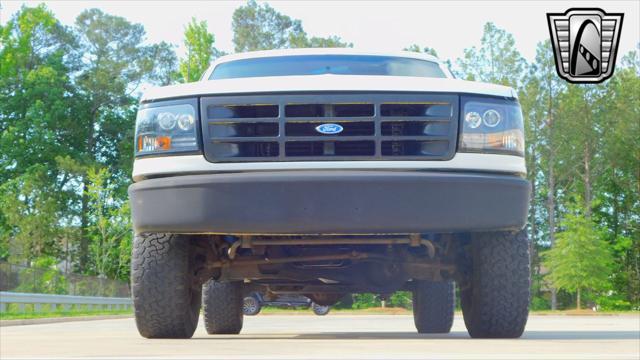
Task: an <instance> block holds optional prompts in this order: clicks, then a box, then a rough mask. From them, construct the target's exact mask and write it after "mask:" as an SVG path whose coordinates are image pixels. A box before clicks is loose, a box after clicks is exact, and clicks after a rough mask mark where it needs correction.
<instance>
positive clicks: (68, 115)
mask: <svg viewBox="0 0 640 360" xmlns="http://www.w3.org/2000/svg"><path fill="white" fill-rule="evenodd" d="M74 46H75V41H74V38H73V35H72V33H71V31H70V30H69V29H68V28H65V27H64V26H62V25H61V24H60V23H59V22H58V21H57V20H56V19H55V17H54V16H53V14H52V13H51V12H50V11H49V10H48V9H47V8H46V7H45V6H44V5H40V6H37V7H35V8H28V7H22V8H21V9H20V11H18V12H17V13H16V14H14V15H13V16H12V17H11V19H9V21H8V22H7V23H6V24H5V25H4V26H1V27H0V187H1V189H2V191H1V192H0V201H1V202H2V203H3V206H1V207H0V244H1V245H0V252H1V253H2V254H0V255H1V257H2V258H4V259H11V260H14V261H31V260H33V259H34V258H35V257H38V256H40V255H45V254H47V255H55V254H57V253H58V251H59V247H58V244H57V236H58V233H59V230H60V229H59V227H60V226H61V224H63V223H68V222H69V221H71V218H72V215H71V214H70V213H69V212H63V211H61V209H66V208H67V207H66V205H68V202H69V198H70V197H72V196H73V191H72V190H71V189H70V186H69V185H70V179H69V178H68V177H66V176H64V174H62V173H61V172H60V171H59V169H58V168H57V161H56V158H57V157H58V156H60V155H61V154H64V153H65V152H68V151H73V150H74V147H73V139H74V137H73V134H72V129H73V128H74V125H75V124H74V123H75V118H74V113H73V110H72V109H71V108H70V106H69V102H70V101H71V100H72V99H73V95H74V89H73V86H72V81H71V79H70V77H69V75H68V74H69V73H73V71H75V69H76V67H75V63H76V62H77V58H76V57H74V55H73V52H72V51H71V50H72V49H73V48H74ZM7 250H10V253H7Z"/></svg>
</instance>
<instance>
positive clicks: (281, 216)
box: [129, 170, 530, 235]
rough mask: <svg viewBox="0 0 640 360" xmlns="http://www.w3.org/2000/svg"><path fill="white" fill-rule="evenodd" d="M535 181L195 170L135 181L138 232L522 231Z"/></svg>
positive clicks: (404, 174) (404, 173) (501, 177)
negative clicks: (200, 171) (208, 172)
mask: <svg viewBox="0 0 640 360" xmlns="http://www.w3.org/2000/svg"><path fill="white" fill-rule="evenodd" d="M529 194H530V185H529V182H528V181H527V180H525V179H522V178H520V177H517V176H510V175H495V174H477V173H453V172H409V171H355V170H348V171H346V170H343V171H278V172H254V173H225V174H207V175H186V176H175V177H167V178H158V179H150V180H144V181H141V182H138V183H135V184H133V185H131V186H130V187H129V196H130V199H131V208H132V216H133V225H134V229H135V231H136V232H172V233H216V234H283V235H284V234H391V233H395V234H408V233H429V232H470V231H492V230H517V229H521V228H523V227H524V225H525V223H526V220H527V210H528V206H529Z"/></svg>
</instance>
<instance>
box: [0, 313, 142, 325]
mask: <svg viewBox="0 0 640 360" xmlns="http://www.w3.org/2000/svg"><path fill="white" fill-rule="evenodd" d="M128 318H133V314H131V315H98V316H68V317H53V318H42V319H22V320H0V327H6V326H20V325H38V324H54V323H62V322H71V321H92V320H109V319H128Z"/></svg>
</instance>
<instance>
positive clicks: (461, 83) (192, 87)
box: [142, 74, 517, 102]
mask: <svg viewBox="0 0 640 360" xmlns="http://www.w3.org/2000/svg"><path fill="white" fill-rule="evenodd" d="M323 91H358V92H377V91H386V92H439V93H466V94H479V95H491V96H500V97H509V98H515V97H516V96H517V95H516V92H515V91H514V90H513V89H512V88H510V87H507V86H501V85H494V84H486V83H480V82H474V81H466V80H458V79H451V78H424V77H410V76H364V75H332V74H324V75H305V76H276V77H254V78H239V79H225V80H203V81H198V82H193V83H188V84H180V85H171V86H164V87H158V88H151V89H149V90H147V91H146V92H145V93H144V95H143V96H142V101H143V102H146V101H157V100H162V99H169V98H177V97H192V96H201V95H222V94H258V93H277V92H286V93H292V92H323Z"/></svg>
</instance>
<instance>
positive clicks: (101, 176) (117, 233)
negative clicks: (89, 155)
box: [87, 168, 131, 280]
mask: <svg viewBox="0 0 640 360" xmlns="http://www.w3.org/2000/svg"><path fill="white" fill-rule="evenodd" d="M87 178H88V179H89V185H88V187H87V197H88V198H89V221H90V223H89V227H88V232H89V237H90V238H91V240H92V241H91V247H90V253H91V259H92V264H93V271H94V272H95V273H96V274H97V275H102V276H105V277H109V278H116V279H123V280H126V279H128V275H129V260H130V250H131V220H130V217H131V214H130V211H129V202H128V201H127V200H126V199H119V198H118V197H117V194H116V192H115V186H114V184H113V182H112V181H110V180H109V178H110V176H109V172H108V171H107V169H106V168H100V169H95V168H92V169H89V171H88V172H87Z"/></svg>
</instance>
